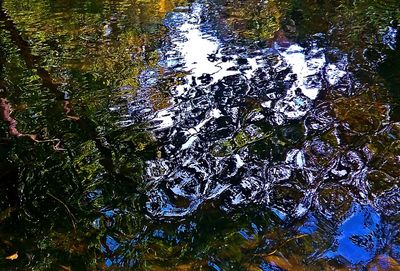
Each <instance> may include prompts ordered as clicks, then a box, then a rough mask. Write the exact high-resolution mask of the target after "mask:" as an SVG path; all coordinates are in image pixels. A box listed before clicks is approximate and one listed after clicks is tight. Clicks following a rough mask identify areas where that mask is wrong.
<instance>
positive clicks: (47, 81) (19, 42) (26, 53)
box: [0, 0, 62, 98]
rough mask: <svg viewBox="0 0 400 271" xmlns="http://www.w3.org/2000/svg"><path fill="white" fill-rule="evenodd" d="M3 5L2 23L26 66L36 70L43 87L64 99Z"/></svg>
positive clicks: (0, 10) (0, 5)
mask: <svg viewBox="0 0 400 271" xmlns="http://www.w3.org/2000/svg"><path fill="white" fill-rule="evenodd" d="M2 4H3V1H2V0H0V7H1V8H0V21H1V22H3V23H4V26H3V27H4V28H5V30H7V31H8V32H9V33H10V36H11V39H12V41H13V42H14V44H15V45H16V46H17V47H18V49H19V52H20V54H21V56H22V57H23V58H24V60H25V63H26V66H27V67H28V68H29V69H35V70H36V71H37V74H38V75H39V77H40V79H41V80H42V84H43V86H44V87H46V88H48V89H50V90H51V91H53V92H54V93H57V94H58V95H57V96H60V98H62V96H61V93H60V92H59V91H58V85H57V84H55V83H54V82H53V81H52V79H51V76H50V74H49V72H48V71H47V70H46V69H44V68H43V67H41V66H40V65H39V64H40V61H39V59H38V58H37V57H36V56H34V55H33V54H32V51H31V48H30V47H29V43H28V42H27V41H26V40H24V39H23V38H22V36H21V34H20V33H19V31H18V29H17V28H16V26H15V24H14V22H13V21H12V20H11V18H10V16H8V14H7V13H6V12H5V11H4V9H3V7H2Z"/></svg>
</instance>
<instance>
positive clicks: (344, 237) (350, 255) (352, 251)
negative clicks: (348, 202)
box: [324, 204, 381, 265]
mask: <svg viewBox="0 0 400 271" xmlns="http://www.w3.org/2000/svg"><path fill="white" fill-rule="evenodd" d="M380 224H381V217H380V216H379V214H378V213H377V212H376V211H375V210H374V209H373V208H372V207H370V206H361V205H358V204H355V205H353V206H352V209H351V215H350V216H349V217H348V218H347V219H346V220H345V221H344V222H343V223H342V224H341V225H340V226H339V228H338V230H337V233H336V240H335V242H334V245H333V246H332V247H331V249H329V250H328V251H327V252H325V255H324V256H325V257H326V258H330V259H333V258H337V259H340V260H345V261H347V262H349V263H350V264H353V265H358V264H365V263H368V262H369V261H371V260H372V259H373V258H374V256H375V255H376V252H377V251H378V249H379V242H378V240H379V239H378V238H379V236H377V235H378V231H379V230H380Z"/></svg>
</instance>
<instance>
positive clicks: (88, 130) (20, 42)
mask: <svg viewBox="0 0 400 271" xmlns="http://www.w3.org/2000/svg"><path fill="white" fill-rule="evenodd" d="M2 5H3V0H0V28H3V29H5V30H6V31H7V32H9V33H10V37H11V40H12V42H13V43H14V45H15V46H16V47H17V48H18V49H19V50H18V51H19V53H20V55H21V56H22V58H23V59H24V61H25V63H26V66H27V67H28V68H29V69H32V70H36V72H37V74H38V76H39V77H40V79H41V81H42V85H43V86H44V87H45V88H48V89H49V90H50V91H52V93H53V94H54V95H55V96H56V97H57V98H58V99H60V100H64V95H63V93H62V92H61V91H60V90H59V85H58V84H56V83H54V81H53V80H52V78H51V76H50V73H49V72H48V71H47V70H46V69H44V68H43V67H41V66H40V62H41V61H40V59H39V58H38V57H37V56H35V55H33V54H32V50H31V48H30V46H29V43H28V42H27V41H26V40H24V39H23V37H22V36H21V34H20V32H19V31H18V29H17V27H16V25H15V23H14V22H13V21H12V19H11V17H10V16H9V15H8V14H7V13H6V11H5V10H4V8H3V6H2ZM0 68H1V67H0ZM1 82H2V81H0V83H1ZM0 87H2V86H1V85H0ZM63 107H64V108H63V109H64V112H65V114H66V115H67V117H68V118H69V119H70V120H72V121H76V122H77V123H78V125H79V127H80V129H81V130H82V131H83V132H84V133H85V135H86V136H87V137H88V138H89V139H90V140H93V141H94V142H95V144H96V147H97V149H98V150H99V152H100V154H101V156H102V159H101V164H102V166H103V167H104V169H105V170H106V171H108V172H110V173H111V174H112V175H114V176H115V178H116V179H119V180H121V179H125V177H124V176H121V174H119V173H117V172H116V168H115V165H114V163H113V159H112V156H113V155H112V151H111V149H110V148H108V147H107V146H105V145H104V144H103V143H102V141H101V139H100V137H99V135H98V133H97V131H96V124H95V123H94V122H93V121H91V120H90V119H85V118H82V117H78V116H74V112H73V109H72V108H71V105H70V103H69V101H67V100H64V105H63ZM0 109H1V117H2V118H1V119H2V120H3V121H4V122H6V123H7V125H8V130H9V133H10V135H12V136H18V137H20V136H27V137H29V138H31V139H33V140H36V136H35V135H27V134H23V133H20V132H19V131H18V130H17V128H16V120H15V119H13V118H12V117H11V116H10V113H11V106H10V105H9V104H8V100H7V99H4V98H2V99H1V108H0ZM56 147H58V145H57V146H56Z"/></svg>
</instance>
